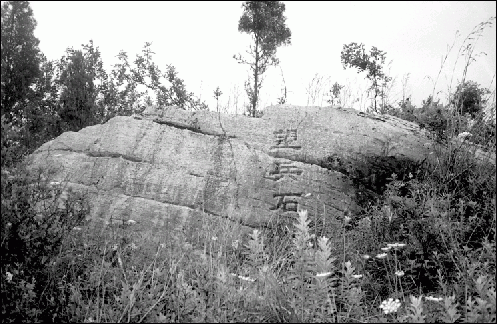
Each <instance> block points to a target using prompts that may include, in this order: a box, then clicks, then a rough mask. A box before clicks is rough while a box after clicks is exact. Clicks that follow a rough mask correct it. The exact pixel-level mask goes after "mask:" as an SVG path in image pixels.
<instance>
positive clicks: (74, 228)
mask: <svg viewBox="0 0 497 324" xmlns="http://www.w3.org/2000/svg"><path fill="white" fill-rule="evenodd" d="M73 231H81V227H78V226H76V227H73Z"/></svg>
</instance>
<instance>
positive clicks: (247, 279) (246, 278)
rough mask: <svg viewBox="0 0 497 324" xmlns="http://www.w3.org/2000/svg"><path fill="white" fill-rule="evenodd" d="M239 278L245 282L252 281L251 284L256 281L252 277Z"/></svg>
mask: <svg viewBox="0 0 497 324" xmlns="http://www.w3.org/2000/svg"><path fill="white" fill-rule="evenodd" d="M238 278H240V279H242V280H245V281H250V282H254V281H255V279H252V278H250V277H244V276H238Z"/></svg>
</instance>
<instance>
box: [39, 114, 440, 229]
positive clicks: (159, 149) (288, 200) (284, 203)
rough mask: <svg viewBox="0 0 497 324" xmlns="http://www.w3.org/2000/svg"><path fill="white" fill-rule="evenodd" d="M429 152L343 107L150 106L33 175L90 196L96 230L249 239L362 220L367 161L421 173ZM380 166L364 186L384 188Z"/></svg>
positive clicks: (410, 131) (46, 148)
mask: <svg viewBox="0 0 497 324" xmlns="http://www.w3.org/2000/svg"><path fill="white" fill-rule="evenodd" d="M429 143H431V142H430V140H429V139H428V138H427V137H426V135H425V134H424V133H423V132H422V131H421V130H420V129H419V127H418V126H417V125H415V124H413V123H410V122H407V121H404V120H401V119H398V118H395V117H391V116H387V115H382V116H378V115H371V114H365V113H361V112H357V111H355V110H353V109H343V108H341V107H296V106H289V105H279V106H272V107H269V108H266V109H265V110H264V115H263V117H262V118H249V117H245V116H240V115H226V114H221V113H215V112H211V111H196V112H195V111H185V110H181V109H178V108H176V107H167V108H164V109H161V110H159V109H154V108H153V107H151V108H149V109H147V110H146V111H145V112H144V113H143V114H141V115H137V116H132V117H115V118H112V119H111V120H109V121H108V122H107V123H105V124H101V125H95V126H90V127H86V128H84V129H82V130H80V131H79V132H66V133H64V134H62V135H61V136H59V137H57V138H56V139H54V140H52V141H50V142H47V143H45V144H44V145H43V146H41V147H40V148H39V149H38V150H36V152H34V154H33V155H32V158H33V162H32V165H33V166H50V167H52V168H54V169H55V170H56V171H55V173H54V176H53V179H52V180H53V181H58V182H64V183H66V182H67V184H68V186H70V187H72V188H73V189H74V190H77V191H81V192H85V193H86V194H88V197H89V200H90V203H91V214H90V218H91V219H92V220H93V221H94V222H93V223H94V224H101V222H98V221H99V220H100V221H103V222H109V221H110V219H111V218H112V219H113V220H128V219H133V220H134V221H136V222H139V223H141V224H143V225H144V226H154V227H160V226H167V227H168V228H175V229H183V230H184V229H186V228H189V229H190V230H191V228H195V226H201V225H199V224H201V223H202V219H203V218H205V217H225V218H228V219H230V220H232V221H233V222H238V223H240V224H242V225H243V226H246V227H247V229H250V228H259V227H268V226H272V225H275V224H277V223H278V222H279V221H284V220H285V219H291V217H292V215H295V212H296V211H297V210H301V209H306V210H308V211H309V215H310V216H311V219H313V220H315V221H316V224H318V223H320V224H323V226H324V225H325V224H333V222H336V221H337V220H340V219H341V218H342V217H343V215H344V214H347V213H351V214H354V213H357V212H358V211H359V209H360V205H361V203H362V202H363V200H361V195H366V193H365V191H368V190H369V191H371V190H372V188H371V186H369V187H368V186H362V187H358V186H357V183H356V182H355V181H353V180H354V179H352V176H351V175H352V174H355V175H356V176H355V179H357V178H358V177H357V173H353V170H354V169H355V168H356V166H355V163H356V162H357V163H358V161H365V160H368V161H373V162H374V161H377V162H378V161H383V162H384V161H386V163H387V164H389V165H391V166H392V168H393V169H392V170H395V168H396V167H397V166H398V165H406V164H409V163H410V162H412V164H410V167H412V166H414V167H415V166H416V165H417V164H418V163H421V162H422V161H423V160H425V159H426V157H427V156H429V152H430V151H429V150H430V145H427V144H429ZM398 161H400V162H402V163H400V164H399V163H397V162H398ZM369 165H371V168H369V167H366V168H363V169H364V170H362V171H361V177H363V178H367V179H369V180H370V181H369V183H370V184H371V183H373V184H374V183H376V184H384V182H385V181H384V179H383V178H386V177H387V175H386V173H385V172H383V173H382V172H379V171H381V168H382V165H384V163H380V164H377V165H376V169H375V167H374V166H375V163H370V164H369ZM392 170H388V172H391V171H392ZM389 174H391V173H389ZM389 174H388V175H389ZM379 178H382V179H379ZM371 179H373V180H372V181H371Z"/></svg>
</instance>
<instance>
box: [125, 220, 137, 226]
mask: <svg viewBox="0 0 497 324" xmlns="http://www.w3.org/2000/svg"><path fill="white" fill-rule="evenodd" d="M127 223H128V225H133V224H136V221H134V220H132V219H130V220H128V221H127Z"/></svg>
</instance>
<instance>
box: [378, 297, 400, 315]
mask: <svg viewBox="0 0 497 324" xmlns="http://www.w3.org/2000/svg"><path fill="white" fill-rule="evenodd" d="M399 307H400V301H399V300H398V299H396V300H393V298H389V299H388V300H384V301H383V302H382V303H381V305H380V308H381V309H383V312H384V313H385V314H389V313H395V312H397V310H398V309H399Z"/></svg>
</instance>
